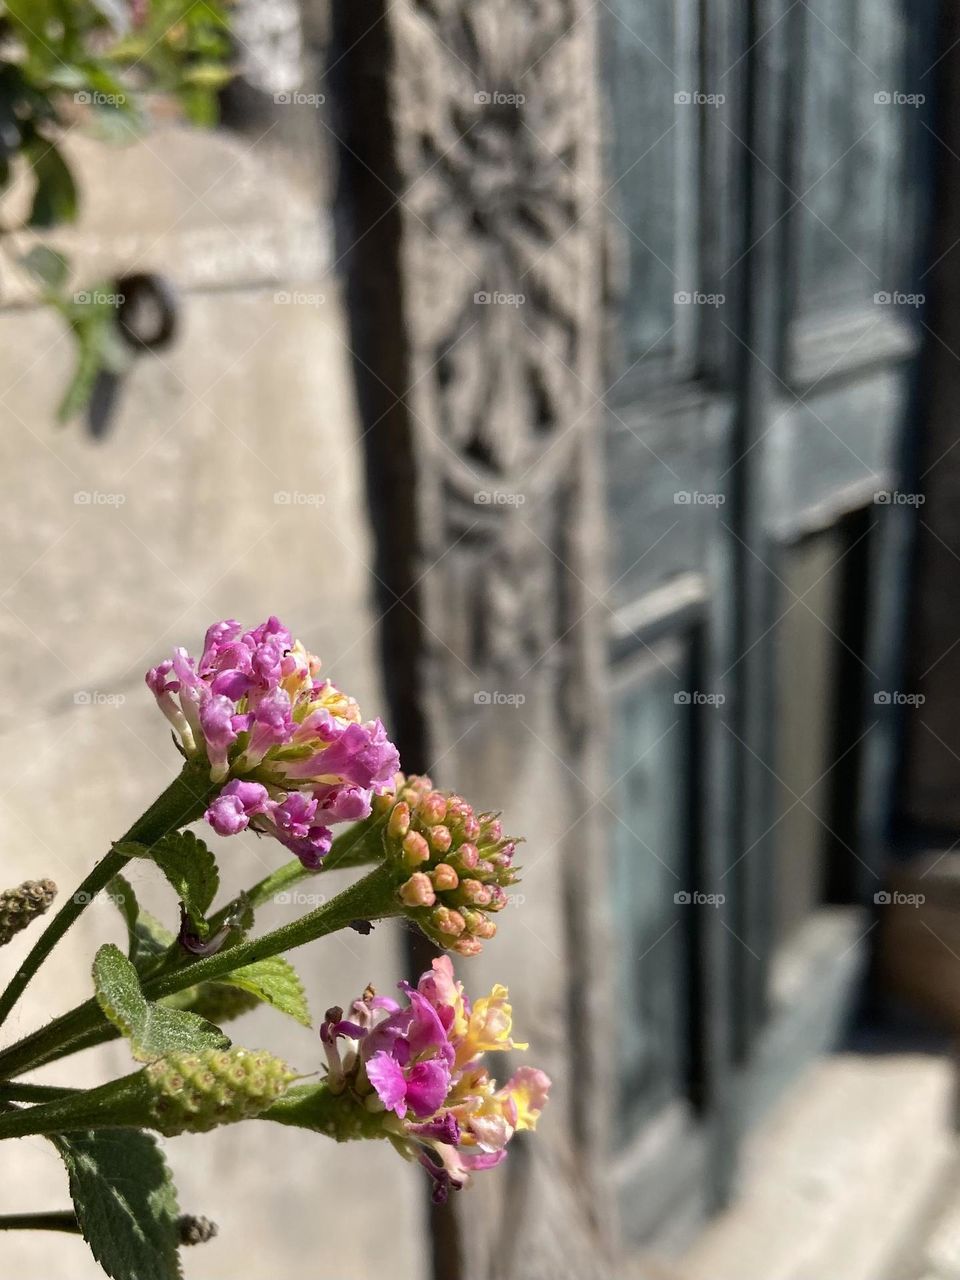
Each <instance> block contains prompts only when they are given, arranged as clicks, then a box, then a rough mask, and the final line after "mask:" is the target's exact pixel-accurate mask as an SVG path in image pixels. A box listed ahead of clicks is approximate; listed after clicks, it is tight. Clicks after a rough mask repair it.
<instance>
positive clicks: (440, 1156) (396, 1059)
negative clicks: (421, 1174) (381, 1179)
mask: <svg viewBox="0 0 960 1280" xmlns="http://www.w3.org/2000/svg"><path fill="white" fill-rule="evenodd" d="M400 986H401V989H402V990H403V991H404V992H405V993H406V996H407V1004H406V1005H405V1006H401V1005H400V1004H398V1002H397V1001H396V1000H391V999H388V998H385V997H382V996H377V995H375V994H374V993H373V991H372V990H371V989H369V988H368V990H367V991H366V992H365V993H364V995H363V997H362V998H361V999H360V1000H356V1001H354V1003H353V1005H352V1006H351V1008H350V1010H349V1013H348V1015H347V1016H346V1017H344V1014H343V1010H342V1009H331V1010H329V1011H328V1013H327V1018H326V1020H325V1022H324V1023H323V1026H322V1027H321V1031H320V1035H321V1039H322V1041H323V1045H324V1049H325V1051H326V1055H327V1069H328V1074H327V1084H328V1086H329V1087H330V1088H331V1090H333V1091H334V1092H335V1093H343V1092H345V1091H347V1090H349V1091H350V1092H351V1093H352V1094H353V1095H355V1097H356V1100H357V1103H358V1105H361V1106H364V1107H365V1108H366V1109H367V1110H368V1111H369V1110H370V1108H371V1103H373V1104H374V1106H375V1107H376V1106H379V1107H381V1108H382V1109H383V1111H384V1116H385V1126H384V1132H385V1134H386V1136H387V1137H389V1138H390V1139H391V1141H393V1143H394V1145H395V1146H396V1147H397V1148H398V1149H399V1150H400V1151H401V1153H402V1154H403V1155H405V1156H407V1157H408V1158H415V1159H418V1160H419V1161H420V1163H421V1164H422V1165H423V1167H424V1168H425V1169H426V1170H427V1171H428V1172H429V1173H430V1175H431V1176H432V1178H433V1179H434V1200H436V1201H437V1202H442V1201H443V1200H445V1199H446V1197H447V1194H448V1192H449V1191H450V1190H451V1189H453V1190H458V1189H459V1188H460V1187H462V1186H464V1185H465V1183H466V1182H467V1181H468V1179H469V1176H470V1173H471V1172H473V1171H474V1170H477V1169H489V1168H492V1167H493V1166H494V1165H497V1164H499V1163H500V1161H501V1160H503V1159H504V1158H505V1156H506V1148H507V1144H508V1143H509V1141H510V1139H511V1138H512V1137H513V1135H514V1133H516V1132H517V1131H518V1130H521V1129H535V1128H536V1123H537V1119H538V1117H539V1115H540V1112H541V1111H542V1110H543V1107H544V1105H545V1104H546V1101H547V1095H548V1092H549V1089H550V1080H549V1078H548V1077H547V1076H546V1075H545V1074H544V1072H543V1071H540V1070H538V1069H537V1068H536V1067H520V1068H518V1070H517V1071H515V1072H514V1074H513V1075H512V1076H511V1078H510V1079H509V1080H508V1081H507V1083H506V1084H505V1085H504V1086H503V1087H502V1088H498V1087H497V1083H496V1081H495V1080H494V1079H492V1077H491V1076H490V1074H489V1072H488V1070H487V1068H486V1066H485V1065H484V1064H483V1062H482V1061H481V1057H482V1055H483V1054H484V1053H487V1052H491V1051H496V1050H507V1049H526V1047H527V1046H526V1045H525V1044H518V1043H517V1042H515V1041H514V1040H513V1039H512V1038H511V1030H512V1010H511V1007H510V1004H509V993H508V991H507V989H506V987H502V986H495V987H494V988H493V990H492V992H491V993H490V995H489V996H484V997H483V998H482V999H480V1000H477V1001H476V1003H474V1004H473V1005H471V1003H470V1001H469V1000H468V999H467V997H466V996H465V994H464V991H463V986H462V984H461V983H459V982H458V981H456V979H455V977H454V972H453V965H452V963H451V961H450V958H449V957H448V956H442V957H441V958H440V959H437V960H434V962H433V967H432V969H430V970H429V971H428V972H427V973H425V974H423V975H422V977H421V978H420V981H419V983H418V984H417V986H416V987H411V986H410V985H409V984H407V983H401V984H400ZM341 1039H344V1040H347V1041H348V1042H350V1047H349V1049H348V1050H347V1052H346V1053H343V1054H341V1051H340V1047H339V1045H338V1041H339V1040H341Z"/></svg>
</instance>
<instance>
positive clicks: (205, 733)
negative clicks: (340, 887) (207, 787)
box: [146, 617, 400, 868]
mask: <svg viewBox="0 0 960 1280" xmlns="http://www.w3.org/2000/svg"><path fill="white" fill-rule="evenodd" d="M146 681H147V684H148V686H149V687H150V689H151V691H152V692H153V694H154V696H155V697H156V699H157V704H158V706H159V707H160V710H161V711H162V712H163V714H164V715H165V716H166V717H167V719H168V720H169V721H170V723H171V724H172V725H173V727H174V729H175V731H176V733H177V735H178V737H179V740H180V745H181V748H182V751H183V754H184V755H185V756H186V757H187V759H188V760H193V759H198V758H200V759H205V760H206V761H207V762H209V766H210V779H211V781H212V782H215V783H219V782H222V783H223V786H222V788H221V789H220V791H219V793H218V794H217V795H216V796H215V797H214V799H213V800H212V801H211V803H210V805H209V807H208V809H207V811H206V815H205V816H206V819H207V821H208V822H209V823H210V825H211V826H212V827H213V829H214V830H215V831H217V832H218V833H219V834H220V835H235V834H237V833H238V832H240V831H243V830H245V829H246V828H247V827H252V828H253V829H254V830H255V831H258V832H261V833H263V834H267V835H271V836H274V837H275V838H276V839H277V840H279V841H280V842H281V844H283V845H285V846H286V847H287V848H288V849H290V850H291V851H292V852H293V853H294V854H295V855H296V856H297V857H298V858H299V859H300V861H301V862H302V863H303V864H304V865H305V866H307V867H311V868H313V867H317V866H319V864H320V862H321V860H322V858H323V856H324V854H325V853H327V851H328V850H329V848H330V844H331V842H332V839H333V836H332V832H331V830H330V828H331V826H332V825H334V824H335V823H338V822H352V821H356V820H357V819H360V818H364V817H366V816H368V815H369V813H370V812H371V803H372V801H373V798H374V796H375V795H377V794H378V793H379V792H380V791H381V790H383V789H384V788H386V787H388V786H390V785H391V784H392V782H393V778H394V775H395V774H396V772H397V769H398V768H399V764H400V760H399V756H398V754H397V749H396V747H395V746H394V745H393V743H392V742H391V741H390V740H389V738H388V737H387V734H386V730H385V729H384V727H383V725H382V724H381V722H380V721H379V720H368V721H363V720H362V719H361V716H360V710H359V708H358V706H357V704H356V702H355V701H354V699H353V698H351V697H350V696H349V695H348V694H345V693H343V692H342V691H341V690H340V689H338V688H337V687H336V686H335V685H334V684H332V683H331V682H330V681H329V680H326V679H322V678H321V676H320V659H319V658H317V657H315V656H314V655H313V654H311V653H308V652H307V651H306V649H305V648H304V647H303V645H302V644H300V642H299V641H296V642H295V641H294V640H293V638H292V636H291V634H290V632H289V631H288V630H287V628H286V627H285V626H284V625H283V624H282V623H281V622H280V621H279V620H278V619H277V618H274V617H271V618H268V619H267V621H266V622H263V623H261V624H260V625H259V626H258V627H254V628H253V629H252V630H249V631H246V630H244V628H243V627H242V626H241V624H240V623H239V622H235V621H233V620H232V619H230V620H227V621H224V622H217V623H215V624H214V625H213V626H212V627H210V628H209V630H208V631H207V634H206V639H205V641H204V647H203V653H202V655H201V656H200V659H199V660H195V659H194V658H191V657H190V655H189V654H188V653H187V651H186V650H185V649H175V650H174V654H173V657H172V658H168V659H167V660H166V661H165V662H161V663H160V664H159V666H156V667H154V668H152V670H150V671H148V672H147V676H146Z"/></svg>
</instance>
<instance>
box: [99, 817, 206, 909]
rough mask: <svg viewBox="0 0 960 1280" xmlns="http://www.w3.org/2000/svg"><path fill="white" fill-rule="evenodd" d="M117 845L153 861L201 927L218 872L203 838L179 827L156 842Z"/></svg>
mask: <svg viewBox="0 0 960 1280" xmlns="http://www.w3.org/2000/svg"><path fill="white" fill-rule="evenodd" d="M116 847H117V849H118V850H119V851H120V852H121V853H125V854H127V855H128V856H132V857H138V858H149V859H150V860H151V861H152V862H155V863H156V864H157V866H158V867H159V868H160V870H161V871H162V872H163V874H164V875H165V876H166V877H167V880H168V881H169V883H170V885H171V886H172V888H173V890H174V892H175V893H176V895H177V897H178V898H179V899H180V901H181V902H182V903H183V905H184V906H185V907H186V909H187V914H188V915H189V916H190V922H191V924H193V926H194V927H195V928H197V929H200V928H202V927H203V925H204V924H205V917H206V914H207V911H208V910H209V909H210V904H211V903H212V902H213V900H214V898H215V897H216V896H217V890H218V889H219V887H220V873H219V872H218V870H217V860H216V858H215V857H214V855H213V851H212V850H211V849H209V848H208V847H207V846H206V845H205V844H204V842H203V841H202V840H200V839H198V838H197V836H195V835H194V834H193V832H192V831H179V832H175V833H172V834H171V835H168V836H164V837H163V839H161V840H158V841H157V843H156V844H152V845H145V844H123V845H117V846H116Z"/></svg>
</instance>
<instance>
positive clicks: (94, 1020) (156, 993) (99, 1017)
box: [0, 867, 402, 1080]
mask: <svg viewBox="0 0 960 1280" xmlns="http://www.w3.org/2000/svg"><path fill="white" fill-rule="evenodd" d="M400 914H402V909H401V908H400V906H399V904H398V903H397V900H396V896H395V873H394V872H393V870H392V868H388V867H377V868H375V870H373V871H371V872H370V873H369V874H368V875H366V876H364V877H363V879H361V880H358V881H356V883H354V884H352V885H350V886H348V888H346V889H344V890H343V892H342V893H338V894H337V895H336V897H334V898H331V899H330V901H329V902H325V903H324V904H323V905H322V906H320V907H317V908H316V909H315V910H314V911H310V912H308V913H307V914H306V915H304V916H301V917H300V919H299V920H293V921H291V922H290V924H285V925H282V926H281V927H280V928H279V929H274V930H273V932H272V933H267V934H264V936H263V937H262V938H253V939H251V940H250V941H248V942H241V943H240V944H239V945H238V946H236V947H230V948H228V949H227V950H226V951H221V952H218V954H217V955H213V956H205V957H203V958H202V959H199V960H187V961H185V962H183V963H181V964H180V965H179V966H178V967H177V968H173V969H161V970H160V971H159V972H157V973H154V974H151V975H150V976H149V977H145V978H144V980H143V993H144V995H146V996H148V997H149V998H150V999H151V1000H158V999H160V998H161V997H162V996H169V995H173V993H174V992H175V991H182V990H183V988H184V987H192V986H194V985H195V984H197V983H200V982H212V981H214V980H215V979H216V978H220V977H222V976H223V975H224V974H227V973H232V972H233V970H234V969H239V968H241V967H242V966H243V965H245V964H252V963H253V962H254V961H255V960H265V959H267V958H268V957H269V956H276V955H280V954H281V953H283V952H285V951H292V950H293V949H294V948H295V947H302V946H304V945H305V943H308V942H313V941H314V940H315V939H317V938H322V937H325V936H326V935H327V934H329V933H335V932H337V930H339V929H345V928H347V927H348V926H349V925H350V924H351V923H352V922H353V921H354V920H383V919H387V918H388V917H390V916H395V915H400ZM118 1035H119V1032H118V1031H117V1030H116V1028H115V1027H114V1026H113V1025H112V1024H110V1023H108V1022H107V1020H106V1019H105V1018H104V1016H103V1013H102V1011H101V1009H100V1006H99V1005H98V1004H97V1002H96V1000H88V1001H86V1002H85V1003H84V1004H82V1005H79V1006H78V1007H77V1008H76V1009H73V1010H71V1012H70V1013H67V1014H64V1015H63V1016H62V1017H60V1018H57V1019H55V1021H53V1022H51V1023H48V1024H47V1026H45V1027H41V1028H40V1030H39V1031H35V1032H33V1034H32V1035H29V1036H26V1037H25V1038H24V1039H23V1040H20V1041H19V1042H18V1043H17V1044H14V1045H11V1046H10V1048H8V1049H5V1050H4V1051H3V1052H2V1053H0V1080H6V1079H10V1078H11V1077H13V1076H18V1075H21V1074H23V1072H25V1071H32V1070H33V1069H34V1068H35V1067H39V1066H42V1065H43V1064H44V1063H47V1062H53V1061H54V1060H56V1059H57V1058H61V1057H64V1056H65V1055H66V1054H68V1053H77V1052H79V1051H80V1050H81V1049H87V1048H90V1047H91V1046H92V1045H95V1044H103V1043H104V1042H105V1041H107V1040H113V1039H116V1037H117V1036H118Z"/></svg>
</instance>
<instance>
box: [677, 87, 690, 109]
mask: <svg viewBox="0 0 960 1280" xmlns="http://www.w3.org/2000/svg"><path fill="white" fill-rule="evenodd" d="M673 101H674V102H675V103H676V105H677V106H678V107H689V105H690V103H691V102H692V101H693V94H692V93H688V92H686V91H685V90H684V91H681V92H680V93H675V94H674V95H673Z"/></svg>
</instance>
